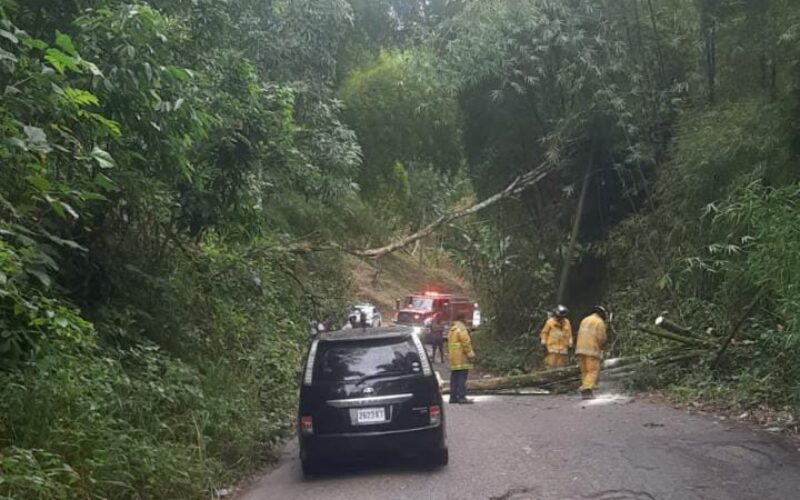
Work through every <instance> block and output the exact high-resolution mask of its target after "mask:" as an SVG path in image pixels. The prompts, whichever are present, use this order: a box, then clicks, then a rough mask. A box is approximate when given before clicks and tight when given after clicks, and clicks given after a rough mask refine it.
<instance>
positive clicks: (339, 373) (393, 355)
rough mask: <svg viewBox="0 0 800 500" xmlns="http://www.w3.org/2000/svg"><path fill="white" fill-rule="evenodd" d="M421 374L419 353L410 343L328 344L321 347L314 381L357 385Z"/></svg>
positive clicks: (365, 342)
mask: <svg viewBox="0 0 800 500" xmlns="http://www.w3.org/2000/svg"><path fill="white" fill-rule="evenodd" d="M420 372H421V365H420V359H419V353H418V352H417V349H416V347H415V346H414V344H413V342H412V341H411V340H410V339H409V340H406V339H403V340H399V339H388V340H371V341H364V342H353V341H350V342H325V343H320V344H319V352H318V353H317V360H316V366H315V367H314V378H315V379H316V380H317V381H325V382H343V381H348V382H350V381H352V382H355V381H358V380H360V379H362V378H364V377H369V378H373V377H380V376H381V375H382V374H386V376H391V375H405V374H412V373H420Z"/></svg>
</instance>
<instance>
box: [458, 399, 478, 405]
mask: <svg viewBox="0 0 800 500" xmlns="http://www.w3.org/2000/svg"><path fill="white" fill-rule="evenodd" d="M458 404H460V405H471V404H475V400H474V399H469V398H461V399H459V400H458Z"/></svg>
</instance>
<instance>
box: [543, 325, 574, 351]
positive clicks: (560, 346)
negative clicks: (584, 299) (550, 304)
mask: <svg viewBox="0 0 800 500" xmlns="http://www.w3.org/2000/svg"><path fill="white" fill-rule="evenodd" d="M539 338H540V339H541V340H542V345H544V346H546V347H547V352H548V353H550V354H568V353H569V349H570V347H572V325H570V323H569V320H568V319H566V318H565V319H564V320H563V322H559V321H558V320H557V319H556V318H550V319H548V320H547V322H545V324H544V328H542V333H540V334H539Z"/></svg>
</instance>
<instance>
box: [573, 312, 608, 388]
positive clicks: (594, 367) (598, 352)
mask: <svg viewBox="0 0 800 500" xmlns="http://www.w3.org/2000/svg"><path fill="white" fill-rule="evenodd" d="M607 319H608V312H607V311H606V310H605V308H603V307H602V306H595V307H594V309H592V314H590V315H589V316H587V317H585V318H584V319H583V321H581V326H580V329H578V342H577V345H576V346H575V356H576V357H577V358H578V366H579V367H580V369H581V396H582V397H583V398H584V399H590V398H592V397H594V389H595V388H596V387H597V378H598V377H599V376H600V365H601V364H602V363H603V345H604V344H605V343H606V320H607Z"/></svg>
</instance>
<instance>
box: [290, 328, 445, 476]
mask: <svg viewBox="0 0 800 500" xmlns="http://www.w3.org/2000/svg"><path fill="white" fill-rule="evenodd" d="M297 422H298V436H299V440H300V460H301V462H302V466H303V472H304V473H306V474H314V473H315V472H318V471H319V470H320V468H321V467H322V466H324V465H327V464H329V463H331V462H333V461H338V460H339V459H342V458H358V457H362V456H365V455H371V454H373V453H377V454H392V455H399V456H419V457H421V458H423V459H424V461H425V462H426V463H427V464H428V465H431V466H443V465H447V461H448V451H447V445H446V442H445V418H444V409H443V405H442V394H441V391H440V390H439V384H438V381H437V379H436V374H435V373H434V372H433V369H432V368H431V363H430V361H429V359H428V354H427V352H426V351H425V348H424V347H423V346H422V342H420V340H419V337H418V336H416V335H414V334H413V330H412V329H411V328H409V327H402V326H397V327H389V328H368V329H367V330H361V329H356V330H345V331H341V332H331V333H323V334H321V335H320V336H319V337H318V338H316V339H315V340H313V341H312V343H311V347H310V348H309V351H308V357H307V360H306V363H305V368H304V372H303V380H302V384H301V388H300V405H299V411H298V415H297Z"/></svg>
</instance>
